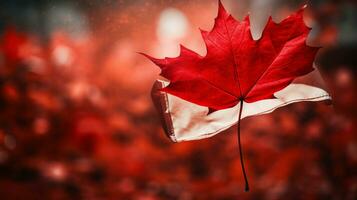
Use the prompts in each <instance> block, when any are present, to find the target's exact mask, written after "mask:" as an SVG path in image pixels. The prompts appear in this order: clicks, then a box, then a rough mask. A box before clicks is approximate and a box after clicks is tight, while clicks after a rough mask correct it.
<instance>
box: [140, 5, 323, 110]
mask: <svg viewBox="0 0 357 200" xmlns="http://www.w3.org/2000/svg"><path fill="white" fill-rule="evenodd" d="M310 30H311V29H310V28H309V27H307V26H306V25H305V23H304V21H303V8H302V9H300V10H299V11H298V12H296V13H295V14H293V15H291V16H289V17H288V18H286V19H285V20H283V21H282V22H281V23H279V24H277V23H275V22H273V20H272V18H271V17H270V18H269V21H268V23H267V25H266V27H265V29H264V31H263V34H262V37H261V38H260V39H259V40H254V39H253V38H252V35H251V31H250V21H249V16H247V17H246V18H245V19H244V20H243V21H242V22H239V21H237V20H235V19H234V18H233V17H232V16H231V15H230V14H228V13H227V12H226V10H225V9H224V7H223V5H222V3H221V2H220V1H219V11H218V17H217V18H216V19H215V24H214V27H213V29H212V30H211V31H210V32H206V31H201V33H202V37H203V39H204V41H205V44H206V47H207V55H206V56H200V55H198V54H197V53H195V52H193V51H191V50H189V49H187V48H185V47H184V46H182V45H181V46H180V47H181V50H180V55H179V56H178V57H176V58H165V59H156V58H153V57H150V56H148V55H145V54H144V55H145V56H147V57H148V58H149V59H150V60H152V61H153V62H154V63H155V64H156V65H158V66H159V67H160V68H161V70H162V71H161V75H162V76H163V77H165V78H167V79H169V80H170V84H169V85H168V86H167V87H165V88H163V89H162V91H164V92H167V93H170V94H172V95H175V96H177V97H180V98H182V99H185V100H187V101H190V102H192V103H195V104H198V105H201V106H206V107H209V108H210V109H211V110H221V109H226V108H230V107H233V106H235V105H237V103H239V102H240V101H245V102H248V103H251V102H255V101H258V100H263V99H268V98H274V93H275V92H277V91H279V90H281V89H283V88H285V87H286V86H288V85H289V84H290V83H291V82H292V81H293V80H294V79H295V78H296V77H299V76H302V75H305V74H308V73H309V72H311V71H313V61H314V58H315V55H316V53H317V51H318V49H319V48H317V47H310V46H307V45H306V39H307V36H308V34H309V32H310Z"/></svg>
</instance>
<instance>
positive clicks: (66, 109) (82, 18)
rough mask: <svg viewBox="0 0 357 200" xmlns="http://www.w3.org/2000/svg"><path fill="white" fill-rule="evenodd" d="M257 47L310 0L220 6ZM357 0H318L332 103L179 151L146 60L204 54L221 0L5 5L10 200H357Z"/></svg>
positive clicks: (0, 189)
mask: <svg viewBox="0 0 357 200" xmlns="http://www.w3.org/2000/svg"><path fill="white" fill-rule="evenodd" d="M222 2H223V4H224V5H225V7H226V8H227V9H228V11H229V12H231V13H232V14H233V15H234V16H235V17H236V18H238V19H242V18H243V16H244V15H246V13H247V12H250V15H251V17H252V23H253V25H252V26H253V28H252V29H253V36H254V37H255V38H259V35H260V33H261V31H262V29H263V28H264V25H265V22H266V20H267V17H268V16H269V15H272V16H273V19H274V20H275V21H281V20H282V19H283V18H285V17H286V16H288V15H289V14H291V13H292V12H293V11H294V10H296V9H298V8H299V7H300V6H302V5H303V1H298V0H295V1H289V2H287V1H282V0H266V1H263V0H253V1H245V0H223V1H222ZM356 10H357V8H356V3H355V2H354V1H342V0H340V1H322V0H311V1H310V3H309V7H308V9H307V10H306V13H305V20H306V23H307V24H308V25H309V26H312V27H313V31H312V33H311V34H310V38H309V43H310V44H311V45H319V46H323V47H324V48H323V49H322V50H321V51H320V53H319V55H318V58H317V61H316V63H317V66H318V68H319V69H320V70H321V72H322V75H323V78H324V79H325V80H326V82H327V85H328V88H329V91H330V92H331V94H332V96H333V101H334V105H333V107H332V106H326V105H325V104H323V103H299V104H295V105H290V106H287V107H285V108H282V109H279V110H277V111H276V112H274V113H272V114H270V115H264V116H259V117H254V118H249V119H245V120H243V121H242V133H243V135H242V139H243V146H244V152H245V154H246V156H245V159H246V165H247V171H248V176H249V179H250V185H251V192H249V193H244V192H243V186H244V183H243V178H242V172H241V168H240V163H239V154H238V149H237V144H236V135H235V134H233V133H235V131H236V130H235V128H232V129H231V130H228V131H225V132H224V133H221V134H219V135H217V136H215V137H213V138H210V139H206V140H202V141H194V142H185V143H178V144H174V143H171V142H170V141H169V139H167V138H166V137H165V134H164V133H163V130H162V129H161V125H160V122H159V118H158V116H157V114H156V112H155V110H154V107H153V105H152V103H151V100H150V89H151V86H152V84H153V82H154V81H155V79H156V78H158V73H159V69H157V68H155V67H154V65H153V64H151V63H150V62H149V61H148V60H146V59H145V58H143V57H141V56H139V55H138V54H136V52H138V51H141V52H147V53H149V54H151V55H155V56H156V57H163V56H176V55H177V54H178V51H179V43H182V44H184V45H185V46H187V47H188V48H191V49H193V50H195V51H197V52H199V53H200V54H204V53H205V48H204V45H203V41H202V39H201V37H200V33H199V31H198V27H200V28H202V29H206V30H209V29H210V28H211V27H212V25H213V19H214V18H215V16H216V14H217V1H216V0H190V1H188V0H187V1H183V0H167V1H164V0H161V1H159V0H136V1H129V0H127V1H126V0H106V1H99V0H79V1H51V0H38V1H36V0H27V1H25V0H15V1H7V2H1V3H0V35H1V36H0V199H5V200H7V199H138V200H156V199H179V200H191V199H192V200H194V199H222V200H224V199H225V200H229V199H271V200H275V199H304V200H306V199H311V200H315V199H347V200H353V199H357V170H356V167H357V135H356V132H355V131H356V115H357V107H356V103H357V99H356V91H357V90H356V67H357V66H356V53H357V52H356V47H357V45H356V44H357V28H356V27H357V12H356Z"/></svg>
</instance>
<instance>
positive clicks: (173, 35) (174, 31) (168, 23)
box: [157, 8, 188, 41]
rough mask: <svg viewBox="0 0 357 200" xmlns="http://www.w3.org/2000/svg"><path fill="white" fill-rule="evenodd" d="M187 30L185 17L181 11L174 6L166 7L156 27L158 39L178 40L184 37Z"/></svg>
mask: <svg viewBox="0 0 357 200" xmlns="http://www.w3.org/2000/svg"><path fill="white" fill-rule="evenodd" d="M187 31H188V22H187V18H186V17H185V15H184V14H183V13H182V12H181V11H179V10H177V9H175V8H167V9H165V10H164V11H163V12H162V13H161V15H160V18H159V22H158V27H157V37H158V38H159V40H163V41H173V40H178V39H181V38H183V37H185V36H186V34H187Z"/></svg>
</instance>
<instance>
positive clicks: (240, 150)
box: [237, 99, 249, 192]
mask: <svg viewBox="0 0 357 200" xmlns="http://www.w3.org/2000/svg"><path fill="white" fill-rule="evenodd" d="M242 110H243V100H242V99H241V100H240V107H239V115H238V125H237V128H238V146H239V155H240V165H241V167H242V171H243V175H244V181H245V189H244V191H245V192H248V191H249V184H248V178H247V174H246V173H245V168H244V161H243V151H242V144H241V142H240V121H241V117H242Z"/></svg>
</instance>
